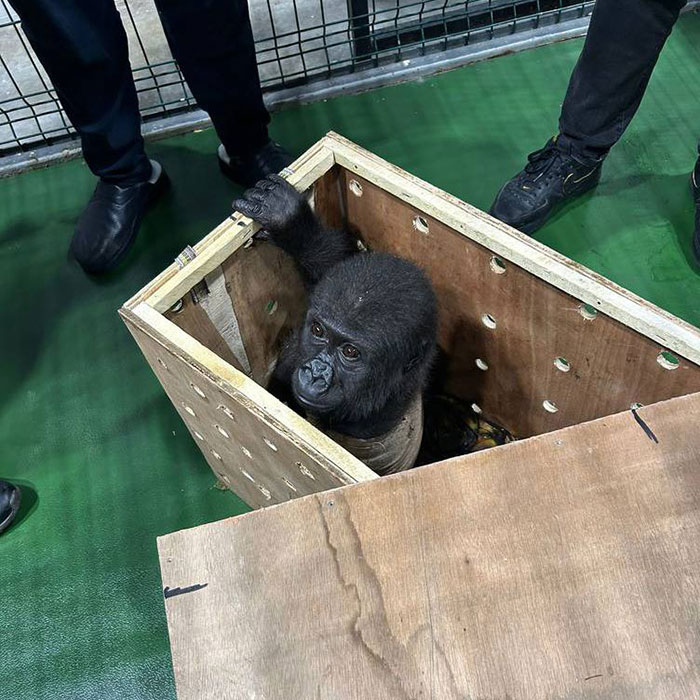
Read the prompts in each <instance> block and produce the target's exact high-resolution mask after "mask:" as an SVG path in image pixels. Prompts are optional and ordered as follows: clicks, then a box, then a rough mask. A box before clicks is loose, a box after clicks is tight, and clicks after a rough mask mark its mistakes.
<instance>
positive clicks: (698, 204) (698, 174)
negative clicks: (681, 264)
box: [690, 158, 700, 265]
mask: <svg viewBox="0 0 700 700" xmlns="http://www.w3.org/2000/svg"><path fill="white" fill-rule="evenodd" d="M690 184H691V185H692V188H693V199H694V200H695V233H694V234H693V253H694V254H695V261H696V262H697V264H698V265H700V158H698V160H697V162H696V163H695V170H693V174H692V175H691V176H690Z"/></svg>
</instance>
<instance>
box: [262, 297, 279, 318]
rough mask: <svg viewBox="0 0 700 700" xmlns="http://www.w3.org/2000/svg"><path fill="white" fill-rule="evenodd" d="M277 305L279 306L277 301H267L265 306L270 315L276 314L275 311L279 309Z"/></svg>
mask: <svg viewBox="0 0 700 700" xmlns="http://www.w3.org/2000/svg"><path fill="white" fill-rule="evenodd" d="M277 306H278V304H277V302H276V301H274V300H270V301H268V302H267V305H266V306H265V311H266V312H267V313H268V314H269V315H270V316H272V314H274V313H275V311H277Z"/></svg>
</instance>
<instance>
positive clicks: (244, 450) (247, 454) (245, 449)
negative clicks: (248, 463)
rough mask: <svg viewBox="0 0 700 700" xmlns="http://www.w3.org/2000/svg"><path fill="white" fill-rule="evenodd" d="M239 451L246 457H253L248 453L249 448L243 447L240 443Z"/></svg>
mask: <svg viewBox="0 0 700 700" xmlns="http://www.w3.org/2000/svg"><path fill="white" fill-rule="evenodd" d="M241 452H242V453H243V454H244V455H245V456H246V457H247V458H248V459H253V455H252V454H251V453H250V450H249V449H248V448H247V447H243V445H241Z"/></svg>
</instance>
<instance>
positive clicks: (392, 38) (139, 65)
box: [0, 0, 593, 155]
mask: <svg viewBox="0 0 700 700" xmlns="http://www.w3.org/2000/svg"><path fill="white" fill-rule="evenodd" d="M249 5H250V13H251V22H252V24H253V31H254V34H255V38H256V50H257V57H258V67H259V70H260V77H261V82H262V86H263V90H264V91H266V92H271V91H277V90H280V89H284V88H289V87H297V86H304V85H311V84H313V83H317V82H319V81H323V80H327V79H329V78H332V77H335V76H338V75H343V74H348V73H353V72H360V71H366V70H368V69H373V68H379V67H381V66H386V65H389V64H392V63H396V62H399V61H403V60H405V59H408V58H412V57H415V56H424V55H428V54H431V53H436V54H437V53H439V52H441V51H446V50H448V49H454V48H458V47H464V46H469V45H471V44H474V43H477V42H485V41H489V40H492V39H494V38H497V37H502V36H505V35H508V34H514V33H517V32H521V31H525V30H528V29H536V28H539V27H542V26H547V25H554V24H557V23H560V22H562V21H563V20H570V19H575V18H578V17H583V16H585V15H587V14H589V13H590V9H591V7H592V5H593V0H466V2H465V1H464V0H463V1H462V2H456V1H455V0H285V1H284V2H273V1H272V0H250V2H249ZM117 7H118V9H119V11H120V13H121V15H122V21H123V22H124V26H125V28H126V30H127V34H128V36H129V46H130V58H131V63H132V66H134V70H133V73H134V81H135V84H136V88H137V91H138V94H139V102H140V106H141V112H142V115H143V118H144V120H146V121H148V120H153V119H159V118H162V117H165V116H171V115H173V114H177V113H179V112H182V111H186V110H191V109H194V108H195V104H194V100H193V98H192V95H191V93H190V91H189V89H188V88H187V85H186V83H185V81H184V79H183V77H182V75H181V73H180V71H179V70H178V68H177V65H176V64H175V62H174V60H173V59H172V56H171V55H170V53H169V51H168V49H167V44H166V41H165V37H164V35H163V33H162V29H161V27H160V24H159V23H158V18H157V13H156V10H155V7H154V6H153V4H152V0H117ZM74 137H75V134H74V132H73V129H72V127H71V125H70V123H69V122H68V119H67V118H66V116H65V114H64V113H63V111H62V109H61V106H60V103H59V101H58V99H57V97H56V93H55V91H54V90H53V88H52V86H51V83H50V81H49V79H48V77H47V76H46V73H45V71H44V70H43V68H42V67H41V64H40V63H39V61H38V60H37V58H36V57H35V55H34V53H33V52H32V50H31V47H30V46H29V43H28V41H27V39H26V38H25V36H24V34H23V33H22V29H21V26H20V23H19V20H18V18H17V16H16V14H15V13H14V12H13V11H12V9H11V8H10V6H9V4H8V2H7V0H0V155H9V154H15V153H19V152H22V151H31V150H34V149H36V148H39V147H41V146H45V145H49V144H55V143H61V142H62V141H64V140H65V141H68V140H70V139H72V138H74Z"/></svg>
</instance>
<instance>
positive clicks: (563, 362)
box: [554, 357, 571, 372]
mask: <svg viewBox="0 0 700 700" xmlns="http://www.w3.org/2000/svg"><path fill="white" fill-rule="evenodd" d="M554 366H555V367H556V368H557V369H558V370H559V371H560V372H568V371H569V370H570V369H571V365H570V364H569V361H568V360H567V359H566V358H565V357H555V358H554Z"/></svg>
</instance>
